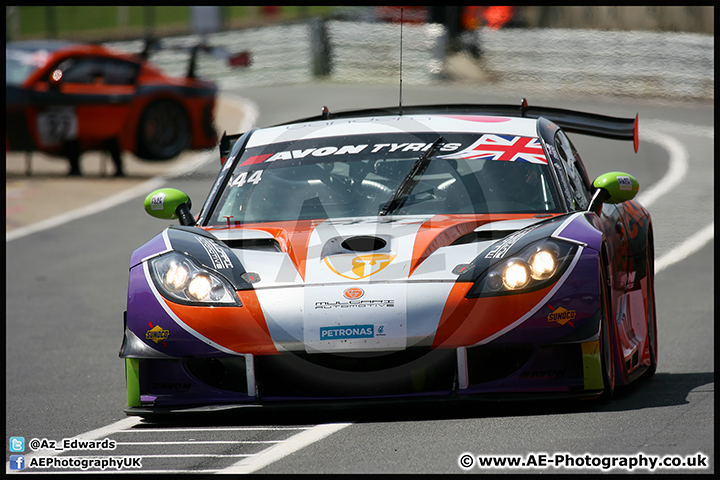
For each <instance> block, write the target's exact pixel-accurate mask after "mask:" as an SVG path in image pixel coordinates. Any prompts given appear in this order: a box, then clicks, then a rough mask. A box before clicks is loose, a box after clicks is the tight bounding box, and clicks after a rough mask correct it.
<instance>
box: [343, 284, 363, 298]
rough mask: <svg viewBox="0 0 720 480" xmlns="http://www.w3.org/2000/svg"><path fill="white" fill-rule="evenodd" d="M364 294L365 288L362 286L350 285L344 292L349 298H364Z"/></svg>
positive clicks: (344, 295)
mask: <svg viewBox="0 0 720 480" xmlns="http://www.w3.org/2000/svg"><path fill="white" fill-rule="evenodd" d="M363 295H365V290H363V289H362V288H360V287H350V288H348V289H346V290H345V291H344V292H343V297H345V298H347V299H348V300H356V299H358V298H362V296H363Z"/></svg>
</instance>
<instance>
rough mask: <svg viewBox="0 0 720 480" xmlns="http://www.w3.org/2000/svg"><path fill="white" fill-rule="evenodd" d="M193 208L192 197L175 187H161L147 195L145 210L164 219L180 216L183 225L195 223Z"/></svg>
mask: <svg viewBox="0 0 720 480" xmlns="http://www.w3.org/2000/svg"><path fill="white" fill-rule="evenodd" d="M191 208H192V200H190V197H188V196H187V194H185V193H184V192H181V191H180V190H177V189H175V188H161V189H160V190H155V191H154V192H152V193H150V194H149V195H148V196H147V197H145V211H146V212H147V213H148V214H149V215H150V216H153V217H155V218H161V219H163V220H174V219H176V218H179V219H180V224H181V225H189V226H192V225H195V219H194V218H193V216H192V214H191V213H190V209H191Z"/></svg>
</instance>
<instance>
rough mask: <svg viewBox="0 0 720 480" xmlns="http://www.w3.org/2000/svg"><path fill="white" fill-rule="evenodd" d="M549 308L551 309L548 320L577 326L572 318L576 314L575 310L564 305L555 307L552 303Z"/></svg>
mask: <svg viewBox="0 0 720 480" xmlns="http://www.w3.org/2000/svg"><path fill="white" fill-rule="evenodd" d="M548 308H549V309H550V315H548V317H547V319H548V322H556V323H558V324H560V325H565V324H566V323H567V324H569V325H570V326H571V327H573V328H575V325H573V323H572V320H573V319H574V318H575V315H576V312H575V310H567V309H565V308H563V307H560V308H557V309H555V308H553V306H552V305H548Z"/></svg>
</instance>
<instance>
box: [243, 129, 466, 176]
mask: <svg viewBox="0 0 720 480" xmlns="http://www.w3.org/2000/svg"><path fill="white" fill-rule="evenodd" d="M443 135H444V138H445V140H446V141H445V144H444V145H443V146H442V147H441V148H440V149H438V152H437V153H438V154H441V153H446V154H449V153H452V152H455V151H458V150H459V149H461V148H462V147H463V145H465V146H467V145H470V144H471V143H472V142H473V141H475V140H477V138H478V137H477V135H470V134H464V135H458V134H443ZM437 137H438V134H437V133H430V134H428V133H419V134H412V133H398V134H392V135H389V134H374V135H352V136H349V135H348V136H342V137H322V138H310V139H301V140H297V141H292V142H279V143H273V144H270V145H263V146H259V147H252V148H248V149H247V150H246V151H245V152H244V153H243V156H242V158H241V159H240V160H239V163H238V167H248V166H252V165H258V164H264V165H265V166H269V165H270V164H275V165H273V166H276V165H277V166H280V165H288V164H292V165H297V164H300V163H303V164H306V163H315V162H327V161H334V160H335V159H337V157H339V156H343V157H346V159H345V161H351V160H368V159H381V158H383V159H387V158H408V157H413V156H420V155H422V153H423V152H425V151H427V150H428V149H430V147H431V146H432V144H433V142H435V141H436V140H437ZM255 168H257V167H255ZM263 168H264V167H263Z"/></svg>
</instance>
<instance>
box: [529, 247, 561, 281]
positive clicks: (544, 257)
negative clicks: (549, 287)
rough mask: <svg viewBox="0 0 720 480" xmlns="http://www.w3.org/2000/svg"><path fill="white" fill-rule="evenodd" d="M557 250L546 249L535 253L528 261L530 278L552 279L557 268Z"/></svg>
mask: <svg viewBox="0 0 720 480" xmlns="http://www.w3.org/2000/svg"><path fill="white" fill-rule="evenodd" d="M557 257H558V253H557V249H552V248H546V249H540V250H538V251H537V252H535V253H534V254H533V255H532V256H531V257H530V259H529V260H528V266H529V267H530V276H531V277H532V278H533V279H535V280H545V279H547V278H550V277H552V275H553V273H555V269H556V268H557Z"/></svg>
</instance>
